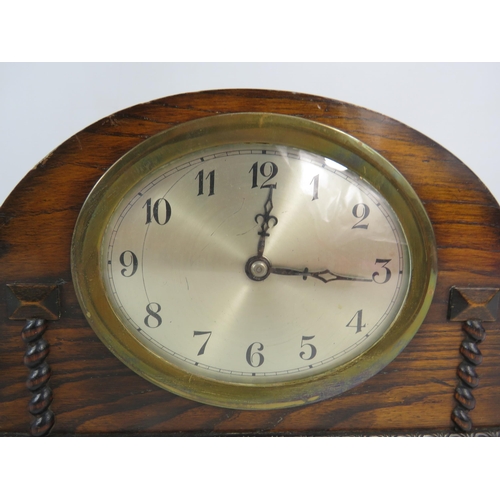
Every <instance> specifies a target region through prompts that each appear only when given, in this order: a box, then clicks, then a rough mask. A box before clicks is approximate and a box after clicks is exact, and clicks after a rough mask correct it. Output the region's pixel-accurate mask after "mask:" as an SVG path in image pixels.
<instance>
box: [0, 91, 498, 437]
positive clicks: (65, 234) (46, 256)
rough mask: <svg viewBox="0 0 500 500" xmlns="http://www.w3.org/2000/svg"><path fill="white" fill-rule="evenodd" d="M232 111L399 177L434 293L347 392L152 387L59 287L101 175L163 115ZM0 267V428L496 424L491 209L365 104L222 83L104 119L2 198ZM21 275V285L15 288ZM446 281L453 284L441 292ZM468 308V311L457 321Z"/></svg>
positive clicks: (67, 283) (485, 428) (238, 430)
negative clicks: (401, 344)
mask: <svg viewBox="0 0 500 500" xmlns="http://www.w3.org/2000/svg"><path fill="white" fill-rule="evenodd" d="M242 111H250V112H252V111H255V112H271V113H281V114H287V115H295V116H300V117H303V118H307V119H310V120H315V121H317V122H320V123H323V124H326V125H330V126H333V127H335V128H338V129H340V130H342V131H344V132H346V133H348V134H350V135H352V136H354V137H356V138H358V139H360V140H361V141H362V142H364V143H366V144H368V145H369V146H370V147H372V148H373V149H374V150H376V151H378V152H379V153H380V154H381V155H382V156H384V157H385V158H387V159H388V160H389V161H390V162H391V163H392V164H393V165H394V166H395V167H396V168H397V169H398V170H399V171H400V172H401V173H402V174H403V175H404V176H405V177H406V179H407V180H408V181H409V182H410V184H411V185H412V187H413V189H414V190H415V191H416V193H417V194H418V196H419V197H420V199H421V201H422V203H423V204H424V207H425V209H426V211H427V213H428V215H429V218H430V220H431V222H432V225H433V228H434V232H435V236H436V241H437V251H438V266H439V271H438V279H437V288H436V292H435V296H434V299H433V302H432V305H431V307H430V310H429V313H428V315H427V317H426V319H425V320H424V323H423V324H422V326H421V328H420V330H419V331H418V333H417V334H416V336H415V337H414V338H413V340H412V341H411V342H410V344H409V345H408V346H407V347H406V349H405V350H404V351H403V352H402V353H401V354H400V355H399V356H398V357H397V358H396V359H395V360H394V361H393V362H392V363H390V364H389V365H388V366H387V367H386V368H385V369H384V370H382V371H381V372H380V373H378V374H377V375H375V376H374V377H372V378H370V379H369V380H367V381H366V382H364V383H362V384H360V385H358V386H357V387H355V388H353V389H351V390H350V391H348V392H346V393H344V394H342V395H340V396H338V397H335V398H332V399H329V400H325V401H322V402H319V403H315V404H311V405H306V406H302V407H298V408H289V409H277V410H265V411H264V410H262V411H261V410H257V411H241V410H229V409H224V408H217V407H213V406H208V405H204V404H201V403H196V402H193V401H189V400H187V399H183V398H181V397H178V396H175V395H173V394H171V393H169V392H167V391H165V390H163V389H160V388H158V387H156V386H155V385H152V384H151V383H149V382H147V381H146V380H144V379H143V378H141V377H140V376H138V375H136V374H135V373H134V372H132V371H131V370H130V369H128V368H127V367H126V366H125V365H123V364H122V363H121V362H120V361H119V360H118V359H117V358H115V357H114V356H113V354H112V353H111V352H110V351H109V350H108V349H107V348H106V346H105V345H103V343H102V342H101V341H100V340H99V339H98V338H97V336H96V335H95V333H94V332H93V331H92V329H91V328H90V327H89V325H88V323H87V321H86V319H85V317H84V315H83V313H82V311H81V308H80V306H79V303H78V301H77V298H76V295H75V290H74V288H73V284H72V276H71V270H70V246H71V238H72V234H73V229H74V226H75V222H76V218H77V216H78V213H79V211H80V209H81V207H82V204H83V202H84V201H85V199H86V197H87V195H88V193H89V192H90V190H91V189H92V187H93V186H94V184H95V183H96V182H97V181H98V180H99V178H100V177H101V176H102V174H103V173H104V172H105V171H106V170H107V169H108V168H109V167H110V166H111V165H113V164H114V163H115V162H116V161H117V160H118V159H119V158H120V157H121V156H122V155H124V154H125V153H126V152H127V151H128V150H130V149H131V148H133V147H134V146H136V145H138V144H139V143H141V142H142V141H144V140H145V139H146V138H148V137H150V136H152V135H154V134H157V133H159V132H161V131H163V130H165V129H168V128H170V127H172V126H174V125H176V124H179V123H182V122H185V121H188V120H193V119H197V118H202V117H206V116H210V115H214V114H217V113H237V112H242ZM0 270H1V271H0V304H2V308H1V309H0V311H1V312H0V433H1V434H3V435H29V434H33V435H42V434H50V435H117V434H118V435H235V434H236V435H276V434H282V435H395V434H396V435H398V434H404V435H461V434H463V433H467V432H469V433H470V434H471V435H498V434H499V431H500V330H499V327H500V325H499V323H498V314H497V312H498V293H497V292H498V289H499V288H500V207H499V206H498V204H497V202H496V200H495V199H494V197H493V196H492V195H491V193H490V192H489V191H488V189H487V188H486V187H485V186H484V185H483V184H482V183H481V181H480V180H479V179H478V178H477V177H476V176H475V174H474V173H473V172H472V171H471V170H470V169H469V168H468V167H466V166H465V165H464V164H463V163H462V162H461V161H460V160H458V159H457V158H456V157H455V156H453V155H452V154H451V153H449V152H448V151H446V150H445V149H443V148H442V147H441V146H439V145H438V144H436V143H435V142H433V141H432V140H431V139H429V138H427V137H425V136H424V135H422V134H420V133H419V132H417V131H415V130H413V129H411V128H409V127H407V126H405V125H403V124H401V123H399V122H397V121H395V120H392V119H390V118H387V117H386V116H383V115H380V114H378V113H376V112H373V111H369V110H367V109H363V108H360V107H356V106H353V105H350V104H346V103H343V102H339V101H335V100H331V99H326V98H322V97H315V96H309V95H301V94H290V93H286V92H278V91H262V90H223V91H208V92H200V93H194V94H184V95H179V96H173V97H167V98H164V99H159V100H156V101H153V102H149V103H145V104H140V105H138V106H134V107H132V108H129V109H126V110H124V111H120V112H118V113H116V114H114V115H113V116H110V117H107V118H104V119H103V120H100V121H99V122H96V123H94V124H93V125H91V126H89V127H87V128H86V129H84V130H82V131H81V132H79V133H78V134H76V135H75V136H73V137H72V138H70V139H68V140H67V141H66V142H65V143H63V144H62V145H61V146H60V147H59V148H57V149H56V150H55V151H53V152H52V153H51V154H49V155H48V156H47V157H46V158H44V159H43V160H42V161H41V162H40V163H39V164H38V165H37V166H36V167H35V168H34V169H33V170H31V171H30V172H29V173H28V175H27V176H26V177H25V178H24V179H23V181H22V182H21V183H20V184H19V185H18V186H17V187H16V188H15V190H14V191H13V192H12V194H11V195H10V196H9V197H8V199H7V200H6V201H5V203H4V205H3V206H2V207H1V209H0ZM26 285H30V286H31V288H30V287H29V286H28V288H27V289H28V292H26ZM37 286H38V288H37ZM23 287H24V289H25V291H24V292H23V291H22V289H23ZM47 287H48V288H47ZM50 287H52V288H50ZM451 289H454V290H458V292H453V294H455V295H456V296H454V298H453V297H452V298H451V299H450V290H451ZM477 289H489V290H490V292H491V293H490V296H491V297H490V299H488V298H484V296H481V294H479V296H478V294H477V293H476V292H475V291H477ZM19 290H21V292H20V291H19ZM460 290H462V292H463V293H460ZM25 292H26V293H25ZM26 294H27V295H26ZM37 294H38V295H37ZM483 295H484V293H483ZM486 295H487V294H486ZM450 300H451V302H450ZM495 301H496V302H495ZM26 320H29V321H28V323H26V324H25V323H23V322H22V321H26ZM468 320H476V322H475V323H472V324H471V323H465V322H466V321H468ZM30 321H31V322H30ZM464 325H465V326H464ZM23 327H24V329H23ZM21 332H23V335H21ZM484 332H485V333H484ZM31 334H33V335H31ZM30 335H31V336H30ZM23 338H24V340H23ZM483 339H484V340H483ZM482 340H483V341H482ZM481 341H482V342H481ZM479 342H481V347H480V351H479V347H478V344H479ZM49 348H50V354H49ZM23 353H25V359H24V362H23ZM27 380H28V382H27ZM27 385H28V389H29V391H28V389H27ZM30 391H31V392H32V400H31V402H30ZM33 419H34V420H33ZM30 425H31V427H30Z"/></svg>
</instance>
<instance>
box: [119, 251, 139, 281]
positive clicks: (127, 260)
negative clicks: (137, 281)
mask: <svg viewBox="0 0 500 500" xmlns="http://www.w3.org/2000/svg"><path fill="white" fill-rule="evenodd" d="M128 255H130V257H128ZM120 264H121V265H122V266H125V268H124V269H122V270H121V273H122V276H125V278H130V277H131V276H133V275H134V274H135V272H136V271H137V267H138V265H139V263H138V260H137V257H136V255H135V253H134V252H131V251H130V250H125V252H122V254H121V255H120ZM130 267H132V269H129V268H130ZM127 270H128V271H129V274H127Z"/></svg>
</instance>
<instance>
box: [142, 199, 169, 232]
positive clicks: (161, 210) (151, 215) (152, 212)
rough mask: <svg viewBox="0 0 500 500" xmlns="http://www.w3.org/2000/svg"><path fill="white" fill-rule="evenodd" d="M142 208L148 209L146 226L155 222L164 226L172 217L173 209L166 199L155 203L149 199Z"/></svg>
mask: <svg viewBox="0 0 500 500" xmlns="http://www.w3.org/2000/svg"><path fill="white" fill-rule="evenodd" d="M142 208H145V209H146V224H151V222H152V221H153V220H154V221H155V222H156V223H157V224H159V225H160V226H164V225H165V224H166V223H167V222H168V221H169V220H170V217H171V216H172V207H171V206H170V203H169V202H168V201H167V200H166V199H165V198H160V199H159V200H156V201H155V202H154V203H153V202H152V201H151V198H148V200H147V201H146V203H144V205H143V206H142Z"/></svg>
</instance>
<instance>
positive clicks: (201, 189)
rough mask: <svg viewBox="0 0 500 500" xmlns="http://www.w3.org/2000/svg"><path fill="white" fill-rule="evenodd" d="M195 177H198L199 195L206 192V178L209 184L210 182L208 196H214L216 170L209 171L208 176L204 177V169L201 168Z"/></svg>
mask: <svg viewBox="0 0 500 500" xmlns="http://www.w3.org/2000/svg"><path fill="white" fill-rule="evenodd" d="M195 179H198V196H201V195H202V194H204V181H205V180H206V179H208V184H209V186H208V196H212V195H213V194H214V193H215V170H212V171H211V172H209V173H208V175H207V176H206V177H204V172H203V170H200V171H199V172H198V175H197V176H196V177H195Z"/></svg>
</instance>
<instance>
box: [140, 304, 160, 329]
mask: <svg viewBox="0 0 500 500" xmlns="http://www.w3.org/2000/svg"><path fill="white" fill-rule="evenodd" d="M153 308H154V309H156V311H155V310H153ZM160 311H161V306H160V304H158V303H157V302H150V303H149V304H148V305H147V306H146V312H147V313H148V315H147V316H146V317H145V318H144V324H145V325H146V326H147V327H149V328H158V327H159V326H160V325H161V323H162V319H161V316H160V315H159V314H158V313H159V312H160ZM151 318H153V319H151Z"/></svg>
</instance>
